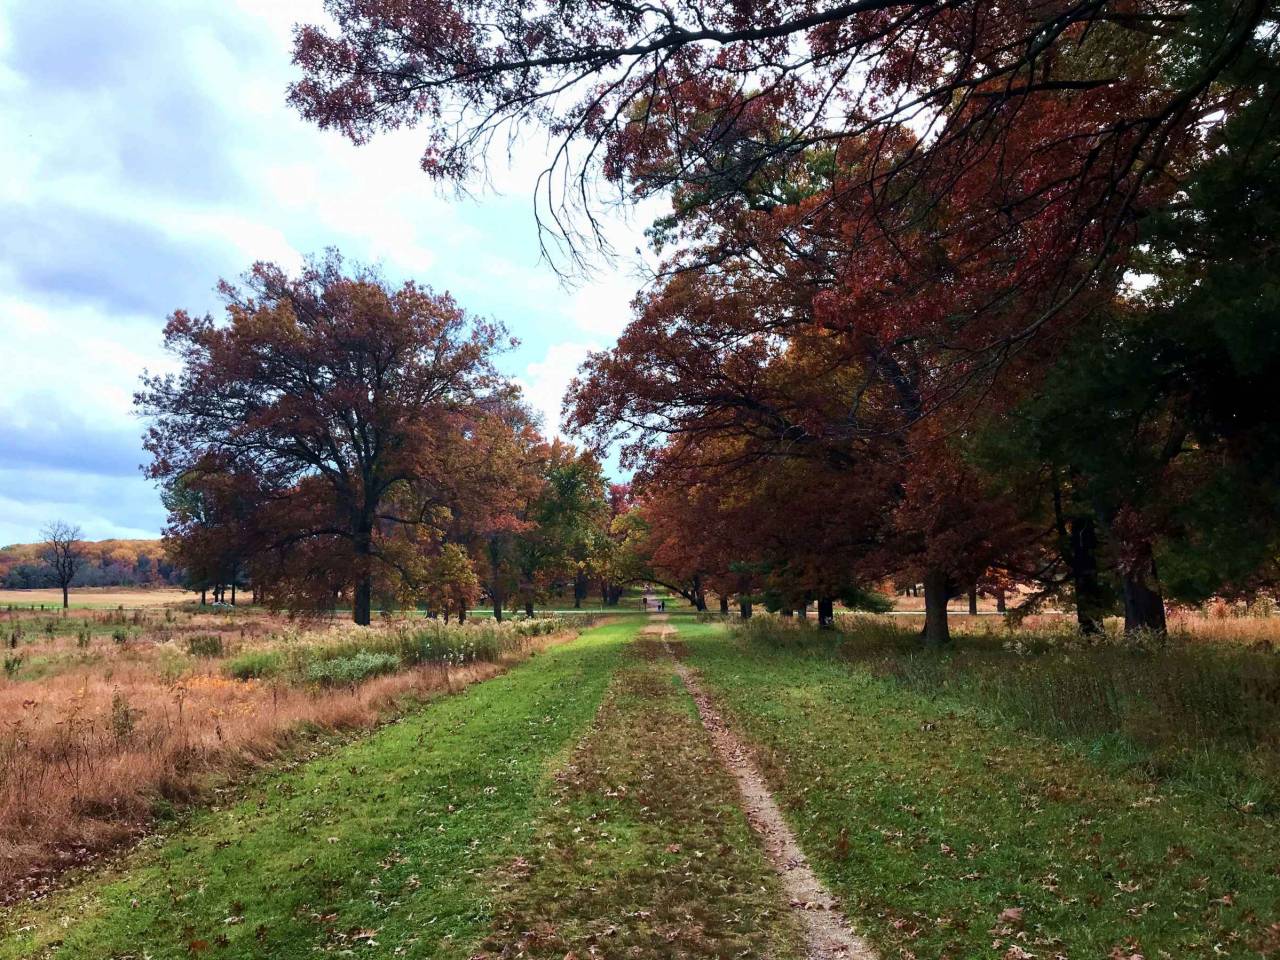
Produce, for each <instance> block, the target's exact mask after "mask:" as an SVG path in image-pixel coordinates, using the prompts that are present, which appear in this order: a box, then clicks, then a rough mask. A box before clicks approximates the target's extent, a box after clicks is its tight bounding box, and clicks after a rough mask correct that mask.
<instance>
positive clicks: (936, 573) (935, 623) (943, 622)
mask: <svg viewBox="0 0 1280 960" xmlns="http://www.w3.org/2000/svg"><path fill="white" fill-rule="evenodd" d="M950 599H951V583H950V578H948V576H947V574H946V572H945V571H943V570H936V569H935V570H927V571H925V575H924V633H923V634H922V639H923V640H924V645H925V646H926V647H935V648H936V647H945V646H946V645H947V644H949V643H951V630H950V627H949V626H948V624H947V601H948V600H950Z"/></svg>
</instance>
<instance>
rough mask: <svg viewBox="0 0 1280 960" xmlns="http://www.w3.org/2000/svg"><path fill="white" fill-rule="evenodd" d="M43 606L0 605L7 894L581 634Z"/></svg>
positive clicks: (542, 622)
mask: <svg viewBox="0 0 1280 960" xmlns="http://www.w3.org/2000/svg"><path fill="white" fill-rule="evenodd" d="M135 595H136V594H135ZM35 606H36V609H34V610H33V609H31V604H27V605H25V606H24V607H23V608H18V607H16V606H15V607H13V608H9V607H7V606H6V607H4V608H0V641H2V642H3V645H4V649H3V652H2V653H0V656H2V657H3V671H4V672H3V680H0V716H3V717H4V718H5V723H4V726H3V728H2V729H0V884H2V885H3V889H4V890H5V898H6V899H14V898H18V897H22V896H25V895H29V894H31V893H33V892H38V891H39V890H41V889H43V888H44V887H45V886H46V885H47V884H48V883H49V882H51V878H52V877H54V876H55V875H56V874H58V873H59V872H61V871H62V870H65V869H66V868H67V867H69V866H75V865H78V864H82V863H84V862H86V861H89V860H91V859H93V858H94V857H95V856H96V855H98V854H100V853H101V852H103V851H105V850H109V849H111V848H112V847H114V846H117V845H118V844H120V843H121V842H123V841H126V840H128V839H130V838H133V837H136V836H139V835H141V834H142V833H143V832H145V831H146V830H147V829H149V828H150V826H151V825H152V824H153V822H154V821H155V820H156V819H157V818H164V817H166V816H168V815H169V814H171V813H172V812H173V811H175V810H176V809H178V808H181V807H184V806H187V805H189V804H191V803H193V802H195V801H197V800H201V799H204V798H208V797H211V796H216V791H218V790H219V789H221V788H224V787H226V786H227V785H228V784H231V783H234V782H237V781H239V780H241V779H243V778H244V777H245V776H246V775H248V774H250V773H252V772H254V771H256V770H259V769H261V768H263V767H264V766H266V765H268V764H270V763H272V762H276V761H278V760H280V759H281V758H282V756H286V755H290V754H293V753H297V752H298V751H300V750H305V749H306V747H307V744H308V743H309V742H311V741H313V740H314V738H315V737H316V736H317V735H320V734H328V733H334V732H346V731H357V730H363V729H368V728H370V727H372V726H374V725H376V724H377V723H379V722H380V721H382V720H384V719H386V718H387V717H389V716H392V715H396V714H398V713H401V712H403V710H405V709H407V708H408V707H409V706H410V705H412V704H414V703H418V702H421V701H422V700H423V699H425V698H427V697H430V696H432V695H434V694H436V693H439V692H442V691H445V692H447V691H450V690H453V689H457V688H460V687H463V686H466V685H467V684H469V683H472V682H475V681H476V680H480V679H484V678H487V677H491V676H493V675H494V674H496V673H498V672H500V671H501V670H503V669H504V668H505V667H506V666H508V665H509V664H510V663H512V662H515V661H516V660H519V659H521V658H523V657H525V656H527V655H528V654H529V653H530V652H532V651H534V650H536V649H538V648H540V647H543V646H545V645H547V644H548V643H551V642H555V641H557V640H559V639H564V638H567V637H569V636H571V635H572V632H573V629H574V626H573V625H572V624H571V623H570V622H569V621H568V620H566V619H560V618H544V619H536V620H528V621H512V622H507V623H503V624H496V623H493V622H477V623H471V624H467V625H457V624H451V625H449V626H445V625H444V624H442V623H440V622H438V621H433V620H423V619H417V620H411V619H408V618H401V619H390V618H388V619H385V620H384V621H383V622H382V623H381V624H380V625H379V626H378V627H377V628H376V629H373V630H358V629H356V628H354V627H353V626H352V625H350V624H348V623H345V622H338V621H328V620H311V621H305V620H303V621H294V620H290V619H288V618H285V617H282V616H277V615H273V614H269V613H267V612H264V611H260V610H249V609H245V608H236V609H211V608H207V607H206V608H199V607H194V606H190V605H187V606H184V607H177V608H175V607H154V606H144V607H137V608H134V609H131V610H127V609H123V608H117V609H107V610H101V609H93V608H83V609H73V610H70V611H66V612H64V611H62V610H56V611H44V612H41V611H40V610H39V609H38V606H39V605H38V603H37V604H36V605H35Z"/></svg>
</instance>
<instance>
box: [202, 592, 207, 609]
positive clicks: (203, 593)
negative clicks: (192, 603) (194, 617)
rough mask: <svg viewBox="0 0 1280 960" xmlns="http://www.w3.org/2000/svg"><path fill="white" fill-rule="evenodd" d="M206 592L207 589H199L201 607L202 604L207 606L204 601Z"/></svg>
mask: <svg viewBox="0 0 1280 960" xmlns="http://www.w3.org/2000/svg"><path fill="white" fill-rule="evenodd" d="M207 593H208V591H207V590H201V591H200V606H202V607H204V606H208V603H207V601H206V597H205V595H206V594H207Z"/></svg>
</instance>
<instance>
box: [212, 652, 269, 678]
mask: <svg viewBox="0 0 1280 960" xmlns="http://www.w3.org/2000/svg"><path fill="white" fill-rule="evenodd" d="M283 667H284V655H283V654H282V653H280V652H279V651H278V650H246V651H245V652H244V653H242V654H240V655H239V656H238V657H235V658H234V659H232V660H230V661H228V663H227V664H226V666H225V667H224V668H223V669H224V670H225V671H226V674H227V676H229V677H233V678H235V679H236V680H263V679H266V678H267V677H274V676H277V675H278V674H279V673H280V671H281V669H282V668H283Z"/></svg>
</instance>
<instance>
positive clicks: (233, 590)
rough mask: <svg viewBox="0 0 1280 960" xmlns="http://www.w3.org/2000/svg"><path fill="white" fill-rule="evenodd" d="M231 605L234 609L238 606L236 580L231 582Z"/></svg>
mask: <svg viewBox="0 0 1280 960" xmlns="http://www.w3.org/2000/svg"><path fill="white" fill-rule="evenodd" d="M231 605H232V606H233V607H234V606H235V605H236V582H235V581H234V580H232V581H231Z"/></svg>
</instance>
